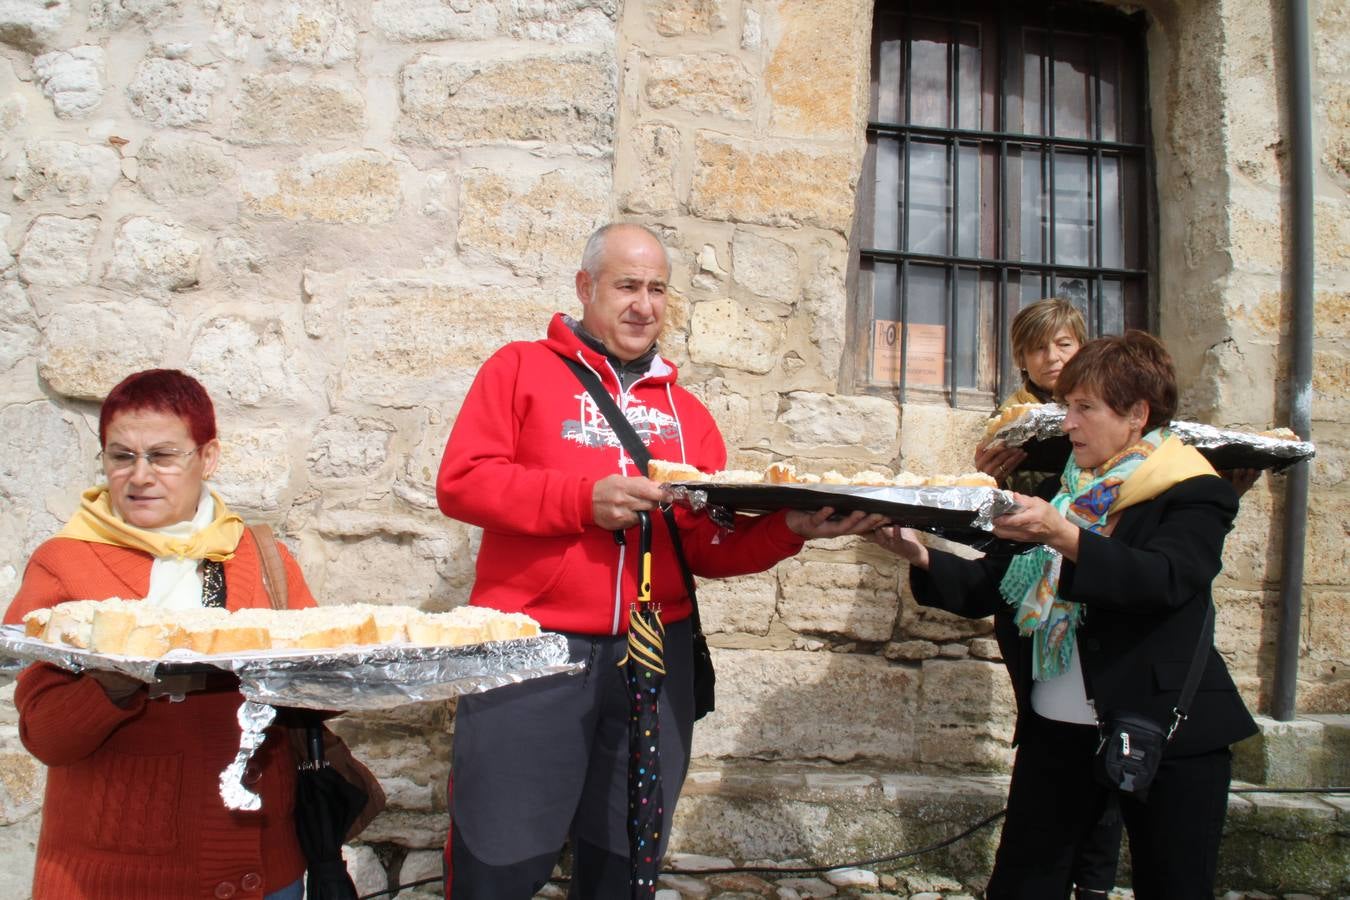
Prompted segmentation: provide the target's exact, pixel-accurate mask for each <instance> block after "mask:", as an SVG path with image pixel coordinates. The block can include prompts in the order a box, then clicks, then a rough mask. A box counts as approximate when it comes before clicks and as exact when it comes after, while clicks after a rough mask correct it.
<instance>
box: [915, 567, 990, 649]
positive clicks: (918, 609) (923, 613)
mask: <svg viewBox="0 0 1350 900" xmlns="http://www.w3.org/2000/svg"><path fill="white" fill-rule="evenodd" d="M899 580H900V590H901V592H902V594H903V600H902V602H901V604H900V630H899V632H898V634H899V635H900V636H903V637H905V638H909V639H911V640H923V641H933V642H934V643H938V644H946V643H951V642H952V641H963V640H968V639H969V638H973V637H980V636H983V635H987V634H990V633H992V632H993V630H994V624H993V620H992V619H988V618H986V619H964V618H962V617H961V616H958V615H954V614H953V613H949V612H945V611H943V610H940V609H933V608H931V607H927V606H920V605H919V604H918V603H916V602H915V600H914V595H913V592H912V591H911V590H910V587H909V574H908V572H907V571H906V572H905V573H904V574H902V575H901V576H900V579H899Z"/></svg>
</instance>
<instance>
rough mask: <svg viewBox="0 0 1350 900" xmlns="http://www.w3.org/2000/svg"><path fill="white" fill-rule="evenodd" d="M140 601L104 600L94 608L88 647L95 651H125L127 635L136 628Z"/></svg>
mask: <svg viewBox="0 0 1350 900" xmlns="http://www.w3.org/2000/svg"><path fill="white" fill-rule="evenodd" d="M140 605H141V604H140V601H136V602H134V603H131V602H127V601H126V600H119V599H114V600H104V601H103V602H102V603H100V604H98V606H96V607H95V608H94V615H93V619H92V621H91V623H90V627H89V649H91V650H93V651H95V652H97V653H126V652H127V650H126V644H127V637H128V635H130V634H131V632H132V630H134V629H135V628H136V625H137V622H138V618H137V616H138V613H139V607H140Z"/></svg>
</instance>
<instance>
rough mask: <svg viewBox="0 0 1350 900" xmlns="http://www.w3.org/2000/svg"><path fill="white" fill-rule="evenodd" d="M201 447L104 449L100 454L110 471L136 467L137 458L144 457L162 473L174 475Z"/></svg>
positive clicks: (151, 466)
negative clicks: (181, 448) (142, 450)
mask: <svg viewBox="0 0 1350 900" xmlns="http://www.w3.org/2000/svg"><path fill="white" fill-rule="evenodd" d="M200 449H201V448H200V447H193V448H192V449H191V450H179V449H177V448H175V447H163V448H161V449H158V450H147V451H146V452H145V453H133V452H132V451H130V450H103V451H101V452H100V453H99V456H100V457H101V458H102V459H103V464H104V465H106V466H107V467H108V471H110V472H125V471H127V470H129V469H134V468H136V460H138V459H144V460H145V461H146V462H148V463H149V464H150V468H152V469H154V470H155V471H156V472H159V473H160V474H162V475H174V474H177V473H178V472H181V471H183V468H184V466H186V465H187V459H188V457H189V456H191V455H192V454H194V453H196V452H197V451H198V450H200Z"/></svg>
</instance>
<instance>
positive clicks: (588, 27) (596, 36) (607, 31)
mask: <svg viewBox="0 0 1350 900" xmlns="http://www.w3.org/2000/svg"><path fill="white" fill-rule="evenodd" d="M618 15H619V2H618V0H547V2H544V3H538V2H536V3H511V4H507V5H505V6H504V7H503V10H502V30H503V31H504V32H505V33H506V34H508V35H510V36H511V37H513V38H515V39H517V40H522V41H547V42H551V43H563V44H591V45H597V44H600V45H610V46H613V45H614V44H615V33H614V28H615V23H616V21H617V19H618Z"/></svg>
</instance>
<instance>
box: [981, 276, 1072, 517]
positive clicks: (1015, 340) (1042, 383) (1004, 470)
mask: <svg viewBox="0 0 1350 900" xmlns="http://www.w3.org/2000/svg"><path fill="white" fill-rule="evenodd" d="M1008 339H1009V341H1010V342H1011V344H1012V354H1013V362H1015V363H1016V364H1017V368H1018V369H1020V370H1021V371H1022V385H1021V387H1019V388H1018V389H1017V390H1016V391H1013V392H1012V393H1011V394H1009V395H1008V397H1007V398H1006V399H1004V401H1003V403H1002V404H1000V405H999V408H998V410H997V411H996V412H995V413H994V414H995V415H998V414H999V413H1001V412H1003V411H1004V410H1005V409H1007V408H1008V407H1010V406H1015V405H1017V404H1019V403H1051V402H1053V400H1054V393H1055V382H1056V380H1058V378H1059V373H1060V372H1061V371H1062V370H1063V368H1064V366H1065V364H1066V363H1068V361H1069V360H1071V359H1073V355H1074V354H1075V353H1077V352H1078V348H1079V347H1081V346H1083V344H1085V343H1087V339H1088V336H1087V323H1086V322H1084V321H1083V314H1082V313H1080V312H1079V311H1078V309H1077V308H1076V307H1075V306H1074V305H1073V304H1072V303H1070V302H1069V301H1068V300H1065V299H1064V298H1063V297H1047V298H1045V299H1044V300H1037V301H1036V302H1035V303H1032V304H1031V305H1030V306H1026V307H1023V309H1022V310H1021V311H1020V312H1018V313H1017V315H1016V316H1015V317H1014V318H1013V322H1012V329H1011V330H1010V332H1009V335H1008ZM1026 458H1027V454H1026V452H1025V451H1023V450H1020V449H1019V448H1017V447H1002V446H999V447H991V446H988V445H983V446H980V447H977V448H976V450H975V468H977V469H979V470H980V471H981V472H984V473H986V474H989V475H992V476H994V477H995V478H997V479H998V480H999V482H1000V483H1004V484H1007V485H1008V486H1010V487H1012V488H1015V489H1016V490H1020V491H1023V492H1024V493H1032V492H1033V491H1035V489H1036V486H1037V485H1039V484H1040V482H1041V481H1042V480H1044V479H1045V478H1046V477H1048V476H1050V475H1053V474H1058V473H1057V472H1023V471H1021V470H1020V469H1019V468H1018V467H1019V466H1021V465H1022V463H1023V462H1024V461H1025V460H1026Z"/></svg>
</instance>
